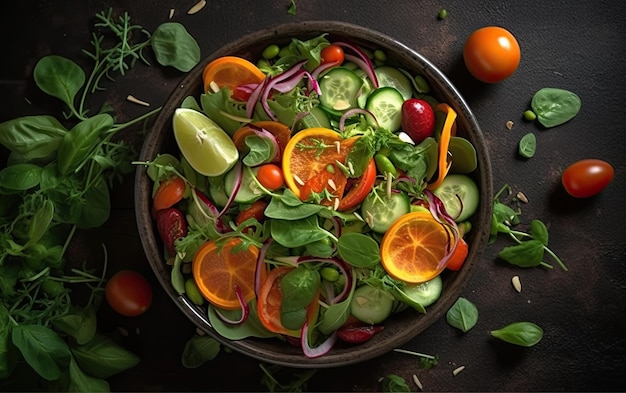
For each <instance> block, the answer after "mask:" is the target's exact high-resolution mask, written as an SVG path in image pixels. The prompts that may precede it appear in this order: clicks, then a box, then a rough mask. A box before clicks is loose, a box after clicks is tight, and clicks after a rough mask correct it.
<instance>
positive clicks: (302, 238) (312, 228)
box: [270, 216, 331, 248]
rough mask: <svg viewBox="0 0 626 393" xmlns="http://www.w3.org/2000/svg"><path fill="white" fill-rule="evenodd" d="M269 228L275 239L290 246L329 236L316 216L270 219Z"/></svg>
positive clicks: (301, 244) (293, 246) (298, 245)
mask: <svg viewBox="0 0 626 393" xmlns="http://www.w3.org/2000/svg"><path fill="white" fill-rule="evenodd" d="M270 230H271V234H272V238H274V240H275V241H277V242H278V243H279V244H281V245H283V246H285V247H290V248H295V247H301V246H304V245H305V244H308V243H312V242H314V241H317V240H322V239H325V238H326V237H328V236H331V234H330V233H329V232H328V231H325V230H324V229H322V228H321V227H320V226H319V222H318V220H317V216H310V217H307V218H304V219H301V220H293V221H286V220H272V222H271V226H270Z"/></svg>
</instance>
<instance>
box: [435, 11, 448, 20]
mask: <svg viewBox="0 0 626 393" xmlns="http://www.w3.org/2000/svg"><path fill="white" fill-rule="evenodd" d="M447 16H448V10H446V9H445V8H444V9H442V10H441V11H439V14H437V18H439V20H443V19H446V17H447Z"/></svg>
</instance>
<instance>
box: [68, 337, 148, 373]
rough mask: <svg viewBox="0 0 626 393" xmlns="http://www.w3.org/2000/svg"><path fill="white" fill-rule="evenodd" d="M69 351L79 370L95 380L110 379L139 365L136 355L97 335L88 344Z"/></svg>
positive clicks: (109, 339) (107, 338)
mask: <svg viewBox="0 0 626 393" xmlns="http://www.w3.org/2000/svg"><path fill="white" fill-rule="evenodd" d="M71 350H72V354H73V355H74V357H75V358H76V362H77V363H78V365H79V366H80V368H81V369H83V370H84V371H85V372H87V373H89V374H90V375H93V376H94V377H97V378H105V379H106V378H109V377H112V376H113V375H115V374H117V373H119V372H121V371H124V370H127V369H129V368H131V367H134V366H135V365H137V363H139V357H138V356H137V355H135V354H134V353H132V352H130V351H128V350H127V349H125V348H124V347H122V346H121V345H119V344H117V343H116V342H115V341H113V340H112V339H111V338H109V337H106V336H104V335H102V334H99V333H96V334H95V335H94V337H93V338H92V339H91V340H90V341H89V342H88V343H86V344H84V345H79V346H76V347H72V348H71Z"/></svg>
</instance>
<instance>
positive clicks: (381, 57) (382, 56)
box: [374, 49, 387, 62]
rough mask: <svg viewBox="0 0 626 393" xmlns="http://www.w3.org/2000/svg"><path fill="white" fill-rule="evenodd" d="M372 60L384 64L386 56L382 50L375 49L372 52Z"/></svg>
mask: <svg viewBox="0 0 626 393" xmlns="http://www.w3.org/2000/svg"><path fill="white" fill-rule="evenodd" d="M374 59H376V60H378V61H383V62H384V61H386V60H387V54H386V53H385V52H384V51H383V50H382V49H376V50H375V51H374Z"/></svg>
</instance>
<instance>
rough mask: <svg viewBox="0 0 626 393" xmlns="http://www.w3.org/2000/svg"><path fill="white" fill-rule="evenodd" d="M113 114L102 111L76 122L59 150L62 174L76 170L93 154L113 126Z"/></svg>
mask: <svg viewBox="0 0 626 393" xmlns="http://www.w3.org/2000/svg"><path fill="white" fill-rule="evenodd" d="M113 123H114V120H113V117H111V115H109V114H106V113H101V114H99V115H95V116H93V117H90V118H88V119H86V120H83V121H81V122H80V123H78V124H76V125H75V126H74V127H73V128H72V129H71V130H70V131H69V132H68V133H67V134H65V137H64V138H63V142H62V143H61V146H60V147H59V152H58V159H59V161H58V168H59V172H60V173H61V174H62V175H66V174H68V173H69V172H71V171H73V170H75V169H76V168H78V167H79V166H80V165H82V163H83V161H85V160H86V159H87V158H89V156H90V155H91V154H94V153H95V151H96V149H95V147H96V145H97V143H98V141H99V139H100V137H101V136H102V134H104V133H105V132H106V131H108V130H110V129H111V127H112V126H113Z"/></svg>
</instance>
